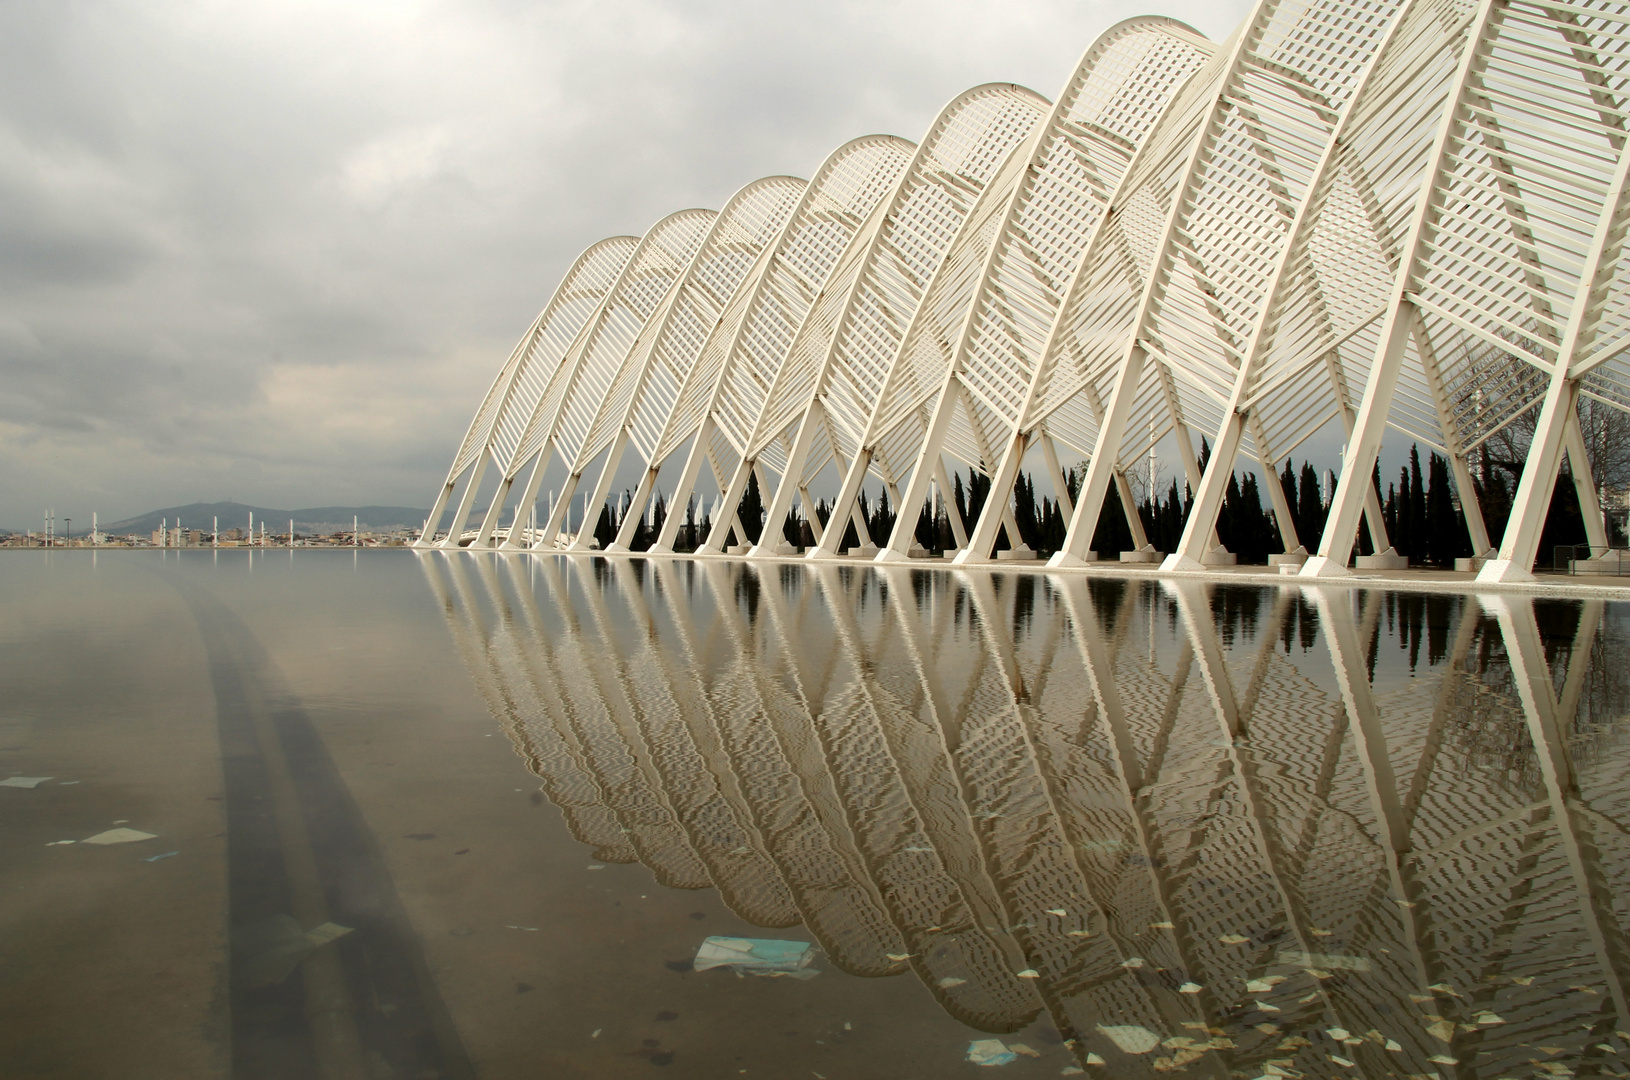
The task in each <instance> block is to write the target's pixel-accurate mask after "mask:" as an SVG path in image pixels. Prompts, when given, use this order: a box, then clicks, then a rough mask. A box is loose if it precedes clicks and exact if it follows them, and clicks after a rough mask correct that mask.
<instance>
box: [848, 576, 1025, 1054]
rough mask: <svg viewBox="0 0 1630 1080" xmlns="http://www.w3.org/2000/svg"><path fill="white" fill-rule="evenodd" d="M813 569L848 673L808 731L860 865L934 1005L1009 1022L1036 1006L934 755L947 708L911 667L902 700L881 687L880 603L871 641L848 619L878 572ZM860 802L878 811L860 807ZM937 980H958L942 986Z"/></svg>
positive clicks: (976, 1019)
mask: <svg viewBox="0 0 1630 1080" xmlns="http://www.w3.org/2000/svg"><path fill="white" fill-rule="evenodd" d="M818 574H819V581H820V584H821V588H822V592H823V593H824V595H825V596H826V601H827V608H828V610H830V612H831V613H832V615H833V618H834V620H835V622H836V624H837V630H838V637H839V640H840V642H841V644H842V647H843V649H844V651H845V653H846V654H847V656H848V658H849V659H851V660H852V664H853V676H852V679H851V681H850V683H849V684H848V685H847V686H846V687H844V688H843V689H842V690H841V691H840V692H839V695H838V698H837V700H836V701H835V702H834V703H832V705H830V706H829V707H828V708H827V709H826V710H825V711H824V712H823V713H822V715H821V717H820V718H819V721H818V723H817V724H816V731H817V733H818V734H819V735H820V737H821V740H822V744H823V746H824V748H825V751H826V753H825V756H826V761H827V764H828V766H829V767H830V768H831V769H832V773H833V779H834V781H835V782H836V784H837V786H838V789H839V790H840V791H841V792H843V794H844V795H845V802H846V803H847V804H848V806H849V807H850V809H851V824H852V827H853V828H854V829H855V837H856V841H857V843H858V844H859V845H860V848H861V850H862V852H863V853H864V854H865V855H866V857H867V864H868V869H869V870H870V871H871V873H872V874H873V876H874V878H875V879H876V881H877V883H878V886H879V888H880V890H881V893H882V896H883V899H884V901H885V902H886V903H887V904H888V905H889V911H890V913H891V914H892V915H893V916H894V919H895V921H896V922H897V923H898V924H899V925H900V927H901V930H902V932H903V933H905V935H906V940H907V942H908V944H909V945H910V947H911V951H912V952H913V953H915V954H918V955H917V957H916V958H914V960H913V964H914V966H916V967H917V970H918V973H919V974H920V975H921V976H922V977H923V979H924V981H925V982H927V983H928V984H929V986H930V988H931V989H933V990H934V991H935V993H936V996H940V998H941V1002H942V1003H943V1004H944V1006H945V1008H946V1009H947V1010H948V1011H950V1012H951V1013H952V1014H953V1015H955V1016H957V1017H958V1018H959V1019H962V1020H964V1021H965V1022H968V1023H972V1024H974V1025H975V1026H978V1027H981V1028H984V1029H986V1030H993V1031H1013V1030H1017V1029H1018V1028H1021V1027H1023V1026H1025V1025H1026V1024H1028V1023H1030V1022H1031V1020H1032V1019H1034V1017H1035V1015H1036V1012H1037V1002H1036V997H1035V992H1034V989H1033V988H1032V987H1031V986H1030V985H1028V980H1025V979H1019V978H1017V977H1016V972H1018V971H1019V970H1022V966H1023V959H1022V956H1021V955H1020V954H1019V953H1018V951H1017V949H1011V950H1010V946H1011V944H1012V942H1011V939H1010V938H1009V937H1008V936H1007V932H1006V931H1007V930H1008V924H1006V923H1005V922H1003V921H1002V920H1003V916H1002V914H1001V904H1000V903H999V901H998V900H997V899H996V897H997V894H998V890H997V888H996V886H995V885H994V883H993V882H991V881H990V879H989V876H988V873H987V870H986V867H985V863H984V860H983V858H982V857H981V855H980V853H979V845H978V841H977V839H976V837H975V836H974V835H973V832H972V828H971V824H970V822H969V821H968V819H967V816H966V812H965V810H964V809H962V808H961V799H960V794H959V793H958V792H957V791H956V790H955V785H954V783H953V781H952V773H951V771H950V769H949V768H948V764H949V763H948V762H947V761H946V760H945V755H944V744H943V742H942V738H941V735H940V729H942V728H943V726H944V725H945V724H946V713H947V710H950V709H951V706H948V705H946V704H944V703H943V702H942V701H940V700H937V698H938V689H939V688H938V687H929V686H925V685H924V683H923V681H922V680H921V678H920V675H918V677H916V678H911V677H909V676H906V675H901V676H899V679H900V681H901V682H902V683H903V684H904V685H905V686H906V687H908V688H909V689H910V690H911V691H912V692H913V694H914V696H916V697H918V698H921V699H922V700H920V701H910V702H907V701H905V700H902V699H901V696H900V695H899V694H897V693H891V692H890V691H889V690H888V689H886V688H885V687H884V686H883V685H881V684H880V681H879V676H880V675H883V674H885V673H887V674H892V673H894V672H896V671H897V670H899V669H901V668H904V667H906V666H907V665H889V666H885V665H883V664H882V660H883V656H882V655H880V654H881V652H882V650H883V649H884V648H886V647H887V645H888V644H889V643H890V638H891V637H892V636H893V635H891V634H889V633H888V630H889V629H890V627H889V624H888V618H887V615H888V613H887V611H884V612H883V613H881V615H880V616H879V618H880V621H881V622H882V626H881V627H880V628H879V630H878V631H877V632H876V639H877V644H876V646H875V647H872V648H868V647H867V644H866V640H865V636H864V634H863V633H862V631H861V628H860V626H859V625H858V624H857V622H856V620H855V616H854V612H855V611H857V610H865V609H866V607H869V606H871V605H874V604H875V603H876V601H877V598H875V597H864V596H862V595H860V594H862V593H864V592H866V591H868V590H869V589H870V588H871V587H872V586H875V585H876V584H878V583H879V581H880V580H881V579H880V578H878V577H877V576H876V575H874V574H873V573H871V572H869V571H860V572H853V571H847V570H845V569H844V568H840V567H836V566H822V567H820V569H819V571H818ZM863 601H864V606H863ZM912 674H914V675H915V674H917V673H915V672H913V673H912ZM975 677H976V678H977V673H976V675H975ZM908 679H909V681H907V680H908ZM925 691H928V692H931V693H932V694H933V695H934V696H932V697H930V696H925ZM925 714H926V715H925ZM865 808H876V810H877V811H879V812H869V813H868V812H859V811H862V810H863V809H865ZM998 922H1002V925H1000V926H998V925H995V924H996V923H998ZM942 979H966V980H967V982H966V983H963V984H958V985H955V986H952V987H942V986H941V985H940V982H941V980H942Z"/></svg>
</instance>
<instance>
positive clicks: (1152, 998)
mask: <svg viewBox="0 0 1630 1080" xmlns="http://www.w3.org/2000/svg"><path fill="white" fill-rule="evenodd" d="M963 584H965V585H966V587H967V589H968V592H969V594H970V595H971V597H972V599H973V601H974V608H975V614H976V618H975V619H974V620H973V626H972V633H974V634H977V635H978V636H979V637H980V638H981V639H982V641H983V644H984V646H985V647H986V649H988V650H989V652H990V657H991V661H992V663H991V664H990V665H989V666H988V670H989V671H990V673H991V675H992V676H993V677H998V678H1000V681H1001V683H1002V691H1003V693H1004V694H1005V696H1006V698H1007V700H1006V702H1005V704H1004V707H1003V709H1002V710H1001V711H1000V714H999V715H998V716H992V715H991V713H992V711H993V710H990V709H988V708H985V709H981V710H980V713H979V715H976V716H975V717H973V718H972V724H974V725H977V728H976V729H975V730H974V731H973V732H971V734H972V736H973V737H974V738H977V739H980V741H981V747H982V748H983V750H984V754H985V756H986V757H987V758H995V759H996V760H997V761H999V762H1002V763H1004V764H1006V765H1008V768H1009V771H1008V772H1007V773H1006V774H1005V775H1003V776H1001V777H999V778H995V779H992V778H989V777H985V778H983V779H984V780H985V782H984V783H980V782H979V781H980V780H981V777H980V776H978V775H969V773H968V772H967V771H966V765H965V764H964V763H965V761H966V758H967V748H966V744H967V741H968V739H969V735H970V732H969V730H968V728H969V726H971V725H969V724H968V722H966V721H965V722H964V725H963V726H962V727H961V730H958V731H957V732H956V733H955V734H956V736H957V741H958V743H959V745H958V746H957V748H956V750H955V751H954V752H952V753H951V754H950V756H951V760H952V761H953V762H956V763H958V764H959V765H962V766H963V768H964V770H965V771H964V775H963V779H962V790H963V792H964V793H965V796H967V797H968V799H969V804H968V809H969V810H970V811H971V812H972V816H973V818H974V819H975V820H982V821H984V822H985V827H984V828H983V829H981V831H980V838H981V840H982V841H984V849H985V858H986V861H987V863H988V864H989V865H990V866H991V868H992V870H993V872H994V873H995V875H996V876H997V878H998V880H1000V881H1001V882H1002V889H1001V895H1002V899H1003V900H1004V901H1005V902H1007V905H1008V909H1007V917H1008V919H1009V921H1010V922H1012V923H1014V924H1016V925H1017V926H1019V927H1020V928H1021V931H1020V941H1021V943H1022V944H1023V945H1024V947H1025V952H1026V956H1027V959H1029V960H1030V963H1031V966H1032V967H1034V968H1037V969H1038V970H1040V971H1041V974H1042V978H1041V980H1039V982H1038V986H1037V989H1038V990H1039V991H1040V992H1041V995H1042V1000H1043V1001H1044V1002H1045V1003H1046V1005H1047V1007H1048V1011H1049V1012H1051V1013H1052V1014H1053V1017H1054V1023H1055V1024H1056V1025H1057V1026H1058V1027H1059V1030H1061V1031H1064V1032H1065V1033H1066V1034H1075V1035H1077V1036H1094V1035H1095V1033H1094V1031H1093V1022H1094V1021H1097V1020H1099V1019H1100V1018H1102V1017H1104V1016H1114V1017H1116V1022H1117V1023H1122V1024H1125V1023H1134V1022H1136V1023H1142V1024H1145V1025H1149V1026H1152V1027H1155V1028H1163V1029H1165V1030H1167V1031H1180V1030H1182V1024H1183V1023H1184V1022H1185V1021H1202V1020H1203V1021H1204V1022H1205V1024H1206V1025H1207V1026H1216V1025H1220V1024H1221V1023H1222V1022H1223V1020H1222V1014H1221V1010H1220V1008H1219V1003H1218V1001H1217V997H1216V991H1215V990H1214V989H1211V988H1209V987H1208V988H1204V989H1202V990H1201V992H1200V993H1199V994H1195V995H1187V994H1176V993H1173V992H1172V990H1171V989H1170V988H1161V987H1158V986H1157V985H1156V984H1154V983H1153V982H1150V981H1145V980H1144V979H1143V978H1141V977H1139V975H1138V974H1137V973H1136V972H1135V971H1133V970H1131V969H1126V968H1123V967H1122V964H1123V962H1124V961H1126V960H1127V959H1129V958H1130V957H1131V956H1132V955H1135V954H1133V953H1131V952H1129V951H1127V950H1126V949H1125V948H1124V939H1123V938H1122V937H1121V936H1120V935H1111V934H1096V935H1093V936H1092V937H1089V938H1087V939H1086V940H1084V941H1071V940H1069V939H1068V937H1067V936H1066V934H1067V931H1066V927H1067V926H1068V925H1070V924H1071V923H1073V922H1075V921H1077V920H1075V919H1074V917H1073V915H1074V913H1072V919H1071V920H1069V921H1065V920H1057V921H1054V920H1050V919H1048V918H1047V909H1048V908H1049V907H1053V908H1066V909H1068V908H1069V907H1070V906H1072V903H1073V905H1074V906H1079V901H1072V900H1071V898H1070V897H1064V896H1061V895H1056V893H1055V890H1057V889H1060V888H1062V887H1064V886H1065V885H1069V886H1072V887H1073V888H1072V896H1073V895H1077V894H1076V892H1075V890H1079V894H1078V895H1080V896H1084V897H1085V898H1086V899H1087V902H1088V904H1089V905H1090V907H1091V914H1092V915H1095V916H1096V918H1095V919H1093V918H1089V919H1087V920H1085V921H1086V922H1087V924H1088V925H1089V926H1091V925H1100V926H1106V927H1107V926H1108V925H1109V922H1110V918H1109V914H1108V911H1106V907H1105V904H1104V903H1103V902H1102V901H1101V900H1100V899H1099V898H1098V897H1097V896H1096V895H1095V893H1096V890H1095V889H1094V885H1093V881H1092V877H1091V875H1090V874H1089V873H1088V872H1087V869H1086V867H1085V866H1084V865H1083V863H1082V860H1081V852H1080V848H1079V846H1078V843H1077V839H1076V837H1075V836H1073V835H1072V833H1071V830H1070V829H1069V825H1068V820H1069V815H1068V813H1067V812H1066V811H1065V809H1064V808H1063V807H1062V806H1061V804H1060V799H1059V797H1058V784H1057V781H1056V778H1054V777H1052V776H1050V775H1049V774H1048V770H1047V769H1046V767H1045V765H1044V764H1043V761H1044V755H1043V754H1042V752H1041V750H1040V747H1039V746H1038V741H1037V740H1038V735H1039V726H1040V725H1039V723H1038V721H1039V717H1038V715H1037V710H1036V702H1037V700H1038V699H1039V697H1040V695H1041V692H1042V685H1041V684H1042V683H1043V681H1044V680H1045V679H1046V678H1047V677H1048V676H1049V675H1050V674H1051V673H1052V672H1053V671H1054V669H1055V662H1056V661H1058V657H1057V656H1056V652H1057V650H1058V647H1059V645H1060V639H1061V637H1062V634H1061V632H1060V631H1061V630H1062V622H1063V619H1062V614H1063V613H1062V612H1061V611H1060V612H1057V613H1055V616H1054V618H1052V619H1050V620H1049V621H1048V626H1047V634H1048V640H1047V648H1046V651H1045V652H1044V654H1043V655H1042V656H1041V657H1040V658H1039V659H1038V661H1037V663H1036V666H1035V670H1036V678H1035V680H1034V682H1033V683H1032V682H1027V681H1026V679H1025V678H1024V675H1023V673H1022V671H1021V670H1020V667H1019V656H1018V650H1017V648H1016V646H1015V644H1014V642H1013V640H1012V638H1011V636H1010V635H1009V634H1008V632H1007V627H1008V626H1010V625H1011V622H1010V615H1009V612H1008V611H1007V609H1006V605H1005V604H1003V603H1002V602H1001V600H1000V599H999V598H998V597H997V596H996V593H995V590H994V588H993V586H992V579H991V578H990V576H989V575H986V574H973V575H969V576H968V577H967V578H966V579H965V581H964V582H963ZM900 585H904V582H900V583H899V584H898V585H896V586H894V587H892V588H891V589H890V595H891V598H892V599H893V601H894V606H895V608H896V613H897V615H898V616H899V622H900V625H901V627H902V629H903V631H904V633H903V636H904V638H905V640H906V642H907V644H908V647H909V648H910V649H911V651H912V653H913V656H914V659H918V667H919V669H921V670H923V671H924V672H925V675H927V677H929V678H933V677H934V675H935V672H934V671H933V669H932V668H928V667H925V666H924V664H923V663H922V661H921V659H920V658H919V657H920V652H919V650H918V649H917V648H916V645H915V641H914V634H913V630H912V619H911V615H910V612H909V611H907V610H905V605H904V601H903V599H902V595H903V594H902V589H901V588H900ZM1037 615H1038V617H1039V613H1037ZM1064 667H1066V665H1065V664H1063V663H1057V668H1059V669H1063V668H1064ZM993 721H994V723H993ZM1004 721H1005V723H1004ZM993 726H1000V727H1006V728H1008V729H1009V730H1007V731H1000V730H998V731H997V732H996V733H995V734H996V735H997V736H998V737H1000V736H1003V735H1005V736H1006V737H1007V739H1006V741H1004V742H1000V743H998V744H997V745H995V746H987V745H985V743H987V742H989V741H991V740H990V738H989V736H988V734H987V731H986V729H989V728H991V727H993ZM1017 763H1022V764H1023V766H1025V767H1024V768H1023V769H1022V771H1020V770H1019V769H1015V768H1013V765H1015V764H1017ZM981 793H984V794H985V795H986V799H982V800H981V799H978V798H977V796H978V795H980V794H981ZM1015 816H1019V817H1020V820H1019V821H1017V822H1015V821H1014V820H1013V818H1014V817H1015ZM998 824H1000V829H1001V832H1000V833H998V832H997V827H998ZM1015 834H1016V835H1019V836H1022V837H1024V842H1023V843H1014V842H1013V840H1014V836H1015ZM1044 838H1045V839H1044ZM1048 848H1051V849H1052V850H1053V852H1054V853H1055V857H1054V859H1052V860H1048V859H1046V858H1044V857H1043V856H1044V855H1045V854H1046V849H1048ZM1057 853H1064V855H1063V857H1062V858H1059V857H1058V855H1057ZM1061 863H1062V865H1060V864H1061ZM1049 894H1052V895H1049ZM1117 899H1118V898H1117ZM1027 901H1028V902H1027ZM1018 904H1024V909H1023V910H1015V905H1018ZM1110 910H1113V905H1112V906H1111V908H1110ZM1038 931H1041V932H1039V933H1038ZM1047 931H1051V933H1050V934H1049V933H1046V932H1047ZM1174 936H1175V935H1174ZM1049 939H1050V940H1049ZM1179 952H1180V953H1181V952H1182V947H1181V943H1180V944H1179ZM1186 959H1187V958H1186V957H1185V961H1186ZM1184 967H1185V969H1188V970H1192V968H1190V965H1188V964H1187V963H1186V962H1185V964H1184ZM1077 971H1088V972H1095V973H1099V975H1098V977H1097V978H1094V979H1089V980H1082V979H1080V978H1079V976H1076V975H1074V974H1073V973H1074V972H1077ZM1162 989H1164V990H1165V992H1161V990H1162ZM1077 998H1084V999H1085V1000H1084V1001H1081V1000H1073V999H1077ZM1083 1049H1085V1047H1083ZM1213 1064H1215V1063H1213ZM1224 1071H1226V1070H1224Z"/></svg>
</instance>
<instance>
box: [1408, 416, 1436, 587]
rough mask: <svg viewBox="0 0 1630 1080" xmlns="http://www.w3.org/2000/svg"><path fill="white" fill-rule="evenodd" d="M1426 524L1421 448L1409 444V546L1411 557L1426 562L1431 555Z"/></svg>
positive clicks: (1413, 559)
mask: <svg viewBox="0 0 1630 1080" xmlns="http://www.w3.org/2000/svg"><path fill="white" fill-rule="evenodd" d="M1430 535H1431V533H1430V531H1429V530H1428V528H1427V524H1426V484H1425V482H1424V481H1423V480H1422V478H1421V450H1420V447H1419V446H1417V445H1415V444H1414V443H1410V444H1409V547H1410V550H1409V551H1408V552H1407V554H1408V555H1409V557H1410V559H1411V560H1412V561H1416V562H1425V561H1426V560H1427V559H1428V558H1429V557H1430V553H1429V551H1428V548H1429V546H1430V545H1429V537H1430Z"/></svg>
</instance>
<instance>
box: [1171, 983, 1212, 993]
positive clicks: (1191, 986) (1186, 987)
mask: <svg viewBox="0 0 1630 1080" xmlns="http://www.w3.org/2000/svg"><path fill="white" fill-rule="evenodd" d="M1204 989H1205V987H1203V986H1201V985H1200V984H1199V983H1197V982H1186V983H1184V984H1183V985H1182V986H1179V987H1178V988H1177V992H1178V993H1179V994H1198V993H1199V992H1200V991H1201V990H1204Z"/></svg>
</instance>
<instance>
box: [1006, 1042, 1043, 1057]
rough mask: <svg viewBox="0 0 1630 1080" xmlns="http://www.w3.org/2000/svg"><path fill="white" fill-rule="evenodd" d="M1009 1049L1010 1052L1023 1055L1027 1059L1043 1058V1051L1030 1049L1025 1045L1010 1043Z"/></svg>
mask: <svg viewBox="0 0 1630 1080" xmlns="http://www.w3.org/2000/svg"><path fill="white" fill-rule="evenodd" d="M1007 1048H1008V1049H1009V1050H1011V1051H1013V1052H1014V1053H1015V1054H1023V1055H1024V1056H1025V1057H1031V1058H1039V1057H1041V1051H1040V1050H1032V1049H1030V1047H1028V1046H1026V1045H1025V1044H1024V1043H1008V1044H1007Z"/></svg>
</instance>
